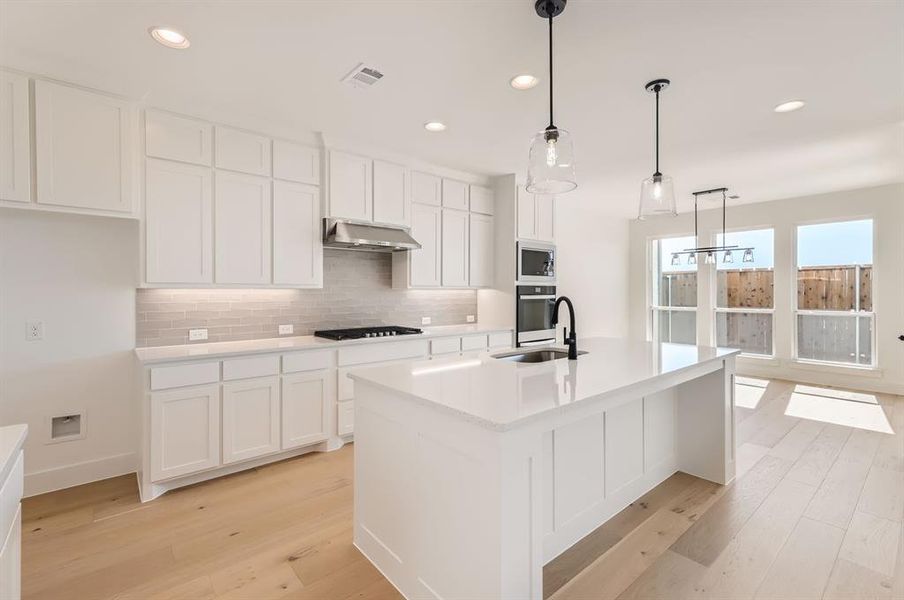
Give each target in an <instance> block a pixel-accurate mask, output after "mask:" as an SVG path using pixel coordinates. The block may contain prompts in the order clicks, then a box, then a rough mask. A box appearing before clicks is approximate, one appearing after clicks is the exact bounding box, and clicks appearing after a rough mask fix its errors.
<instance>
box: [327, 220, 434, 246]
mask: <svg viewBox="0 0 904 600" xmlns="http://www.w3.org/2000/svg"><path fill="white" fill-rule="evenodd" d="M408 231H409V230H408V228H407V227H395V226H392V225H375V224H374V223H367V222H362V221H353V220H350V219H336V218H333V217H325V218H324V219H323V245H324V247H326V248H344V249H346V250H367V251H370V252H396V251H403V250H420V248H421V245H420V244H419V243H417V241H416V240H415V239H414V238H413V237H411V235H410V234H409V232H408Z"/></svg>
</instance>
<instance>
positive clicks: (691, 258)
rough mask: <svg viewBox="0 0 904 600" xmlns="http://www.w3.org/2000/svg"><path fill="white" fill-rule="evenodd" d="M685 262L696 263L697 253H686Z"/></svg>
mask: <svg viewBox="0 0 904 600" xmlns="http://www.w3.org/2000/svg"><path fill="white" fill-rule="evenodd" d="M687 264H689V265H696V264H697V255H696V254H690V255H688V257H687Z"/></svg>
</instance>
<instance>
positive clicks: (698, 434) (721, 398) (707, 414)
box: [676, 356, 735, 485]
mask: <svg viewBox="0 0 904 600" xmlns="http://www.w3.org/2000/svg"><path fill="white" fill-rule="evenodd" d="M734 376H735V359H734V357H733V356H731V357H729V358H727V359H725V360H724V361H723V363H722V367H721V368H719V369H717V370H715V371H713V372H711V373H709V374H707V375H703V376H702V377H698V378H696V379H692V380H690V381H687V382H685V383H683V384H681V385H680V386H678V388H677V393H678V412H677V415H678V428H677V445H676V447H677V451H678V468H679V469H680V470H681V471H684V472H685V473H688V474H690V475H695V476H697V477H702V478H703V479H708V480H709V481H713V482H715V483H720V484H722V485H727V484H729V483H731V481H732V480H733V479H734V477H735V412H734Z"/></svg>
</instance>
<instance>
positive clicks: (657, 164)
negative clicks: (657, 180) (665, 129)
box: [654, 85, 661, 175]
mask: <svg viewBox="0 0 904 600" xmlns="http://www.w3.org/2000/svg"><path fill="white" fill-rule="evenodd" d="M660 174H661V173H660V172H659V86H658V85H657V86H656V172H655V173H654V175H660Z"/></svg>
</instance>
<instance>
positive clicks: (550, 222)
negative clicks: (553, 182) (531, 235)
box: [535, 194, 556, 242]
mask: <svg viewBox="0 0 904 600" xmlns="http://www.w3.org/2000/svg"><path fill="white" fill-rule="evenodd" d="M535 198H536V202H537V239H538V240H541V241H544V242H554V241H556V227H555V225H556V223H555V220H556V210H555V202H556V197H555V196H553V195H552V194H537V195H536V196H535Z"/></svg>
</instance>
